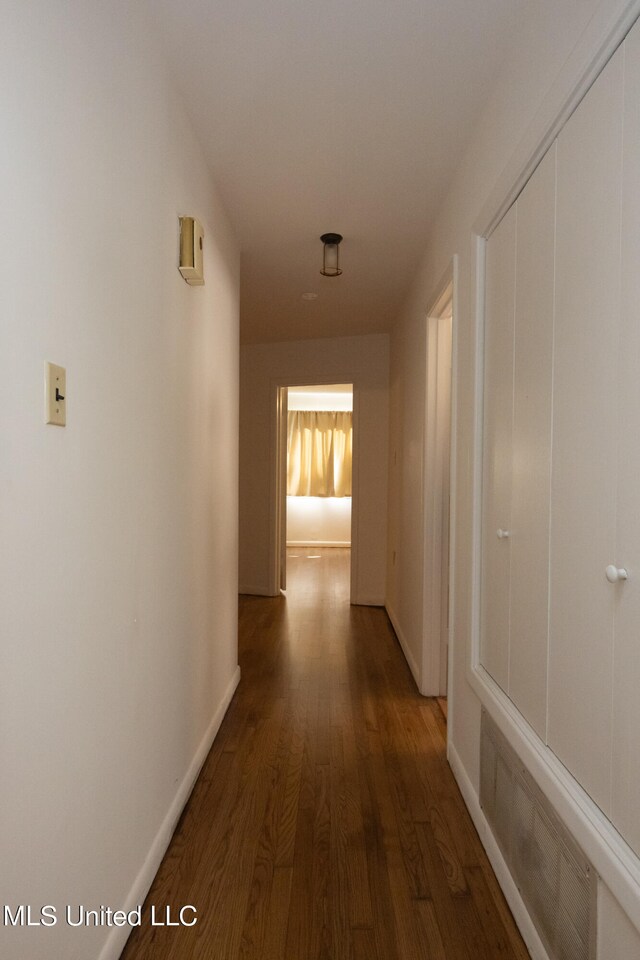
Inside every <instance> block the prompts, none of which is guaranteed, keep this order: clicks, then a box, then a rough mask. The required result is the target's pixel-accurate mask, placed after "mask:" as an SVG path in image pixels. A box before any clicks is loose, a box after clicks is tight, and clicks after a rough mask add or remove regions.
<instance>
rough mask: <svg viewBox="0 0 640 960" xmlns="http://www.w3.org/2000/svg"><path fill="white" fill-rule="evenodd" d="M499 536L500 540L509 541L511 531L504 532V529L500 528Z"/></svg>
mask: <svg viewBox="0 0 640 960" xmlns="http://www.w3.org/2000/svg"><path fill="white" fill-rule="evenodd" d="M497 534H498V540H507V539H508V538H509V537H510V536H511V531H510V530H503V529H502V528H500V529H499V530H498V531H497Z"/></svg>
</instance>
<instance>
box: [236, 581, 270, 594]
mask: <svg viewBox="0 0 640 960" xmlns="http://www.w3.org/2000/svg"><path fill="white" fill-rule="evenodd" d="M238 593H246V594H247V595H248V596H250V597H272V596H273V594H272V593H271V592H270V591H269V590H268V589H267V588H266V587H248V586H247V585H246V584H244V583H241V584H239V586H238Z"/></svg>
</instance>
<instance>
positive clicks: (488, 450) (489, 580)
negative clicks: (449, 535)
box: [480, 206, 516, 690]
mask: <svg viewBox="0 0 640 960" xmlns="http://www.w3.org/2000/svg"><path fill="white" fill-rule="evenodd" d="M515 251H516V208H515V206H513V207H512V208H511V210H509V212H508V213H507V214H506V216H505V217H504V218H503V219H502V221H501V222H500V224H499V225H498V226H497V227H496V229H495V230H494V232H493V233H492V234H491V236H490V237H489V239H488V241H487V260H486V299H485V343H484V462H483V479H482V502H483V515H482V586H481V604H482V606H481V627H480V630H481V633H480V661H481V663H482V665H483V666H484V668H485V669H486V670H487V671H488V672H489V673H490V674H491V676H492V677H493V678H494V680H495V681H496V683H499V684H500V686H501V687H503V689H505V690H506V689H507V685H508V677H509V567H510V553H511V552H510V543H511V541H510V538H509V536H508V534H509V533H510V527H511V439H512V428H513V318H514V298H515ZM504 534H507V536H504Z"/></svg>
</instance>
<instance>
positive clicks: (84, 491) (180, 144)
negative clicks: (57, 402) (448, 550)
mask: <svg viewBox="0 0 640 960" xmlns="http://www.w3.org/2000/svg"><path fill="white" fill-rule="evenodd" d="M9 6H10V11H5V12H10V16H5V17H3V26H2V31H1V32H0V49H1V54H2V55H1V56H0V91H1V92H0V103H1V106H0V112H1V116H2V137H1V138H0V179H1V182H2V196H3V200H2V208H3V222H4V225H5V237H6V240H7V242H6V243H5V244H4V250H3V256H2V258H1V260H0V298H1V301H2V302H1V306H0V317H1V320H0V356H2V358H3V377H2V380H1V382H0V396H1V402H0V434H1V436H2V456H1V457H0V488H1V492H0V529H1V530H2V535H1V540H0V543H1V550H2V577H1V578H0V617H1V636H2V644H1V645H0V650H1V653H0V685H1V691H0V702H1V703H2V722H1V724H0V767H1V768H2V782H3V789H2V795H1V797H0V833H1V835H2V851H1V860H2V868H1V871H0V902H1V903H2V904H9V905H14V906H15V905H17V904H21V903H24V904H32V905H33V907H34V910H36V911H38V910H39V908H40V907H41V906H42V905H44V904H53V905H56V906H57V907H59V908H62V907H63V906H64V905H66V904H71V905H74V904H75V905H77V904H83V905H85V906H87V908H91V907H98V906H100V905H101V904H104V905H110V906H112V907H114V908H119V907H122V906H125V905H126V904H127V902H129V903H131V904H133V903H137V902H139V901H141V900H142V897H143V896H144V893H145V891H146V888H147V885H148V884H149V883H150V881H151V879H152V877H153V874H154V872H155V869H156V866H157V863H158V860H159V858H160V856H161V855H162V853H163V850H164V845H165V844H166V842H167V841H168V839H169V837H170V833H171V829H172V826H173V823H174V820H175V818H176V817H177V815H178V813H179V811H180V806H181V804H182V802H183V801H184V799H185V796H186V792H187V790H188V789H189V787H190V785H191V782H192V779H193V777H194V775H195V773H196V771H197V767H198V764H199V762H200V761H201V760H202V758H203V756H204V751H205V750H206V748H207V746H208V744H209V742H210V739H211V736H212V735H213V733H214V732H215V729H216V728H217V724H218V723H219V721H220V718H221V716H222V713H223V711H224V708H225V706H226V703H227V700H228V698H229V696H230V694H231V691H232V690H233V688H234V683H235V682H236V681H237V647H236V643H237V641H236V631H237V623H236V618H237V607H236V592H237V581H236V562H235V558H236V555H237V531H236V510H237V492H236V491H237V423H238V420H237V386H238V385H237V361H238V345H237V338H238V274H239V257H238V248H237V244H236V241H235V239H234V237H233V236H232V234H231V231H230V229H229V227H228V225H227V220H226V217H225V214H224V211H223V209H222V207H221V205H220V203H219V202H218V199H217V197H216V193H215V191H214V190H213V188H212V186H211V181H210V176H209V172H208V169H207V166H206V164H205V162H204V160H203V155H202V152H201V150H200V148H199V145H198V143H197V141H196V139H195V137H194V135H193V132H192V129H191V127H190V125H189V123H188V122H187V120H186V116H185V111H184V109H183V107H182V105H181V103H180V101H179V99H178V98H177V96H175V95H174V93H173V90H172V88H171V86H170V84H169V82H168V80H167V77H166V75H165V71H164V68H163V66H162V57H161V54H160V51H159V50H158V49H157V48H156V46H155V42H154V40H153V39H152V33H151V31H150V28H149V24H148V23H147V22H146V20H145V17H144V13H143V9H142V5H140V4H124V5H123V4H105V3H99V2H97V0H69V2H67V3H65V4H58V3H53V4H52V3H50V2H48V0H22V2H20V3H17V2H16V3H13V2H12V3H10V4H9ZM179 214H192V215H196V216H198V217H199V218H200V219H201V220H202V222H203V223H204V227H205V231H206V238H205V271H206V285H205V286H204V287H200V288H190V287H188V286H187V285H186V284H185V283H184V281H183V280H182V279H181V277H180V275H179V273H178V271H177V269H176V254H177V218H178V215H179ZM45 360H51V361H53V362H55V363H58V364H61V365H63V366H65V367H66V369H67V398H68V425H67V427H66V428H64V429H62V428H58V427H52V426H45V424H44V422H43V364H44V361H45ZM108 936H109V930H108V929H107V928H105V927H101V928H100V927H99V928H78V929H74V928H71V927H69V926H67V925H66V924H65V923H63V922H60V923H58V924H57V926H55V927H52V928H36V927H34V928H24V929H15V930H14V929H8V928H6V927H0V954H1V955H2V957H3V958H4V960H45V958H46V960H51V958H53V957H64V958H65V960H75V958H82V960H92V958H97V957H98V956H99V955H100V956H101V957H102V958H107V957H117V956H119V953H120V949H121V943H120V942H118V939H119V937H121V932H119V931H117V930H116V932H115V936H114V938H112V939H111V940H110V941H109V944H108V945H106V946H105V943H106V940H107V937H108ZM103 948H104V952H102V953H101V950H103Z"/></svg>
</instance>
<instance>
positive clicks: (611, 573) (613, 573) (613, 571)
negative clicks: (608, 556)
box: [604, 563, 629, 583]
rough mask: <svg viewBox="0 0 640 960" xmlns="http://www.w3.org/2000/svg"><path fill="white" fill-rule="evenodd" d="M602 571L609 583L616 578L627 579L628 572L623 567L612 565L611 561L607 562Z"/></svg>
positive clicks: (614, 581)
mask: <svg viewBox="0 0 640 960" xmlns="http://www.w3.org/2000/svg"><path fill="white" fill-rule="evenodd" d="M604 573H605V576H606V578H607V580H608V581H609V583H617V581H618V580H628V579H629V574H628V573H627V571H626V570H625V568H624V567H614V565H613V564H612V563H610V564H609V566H608V567H607V569H606V570H605V572H604Z"/></svg>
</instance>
